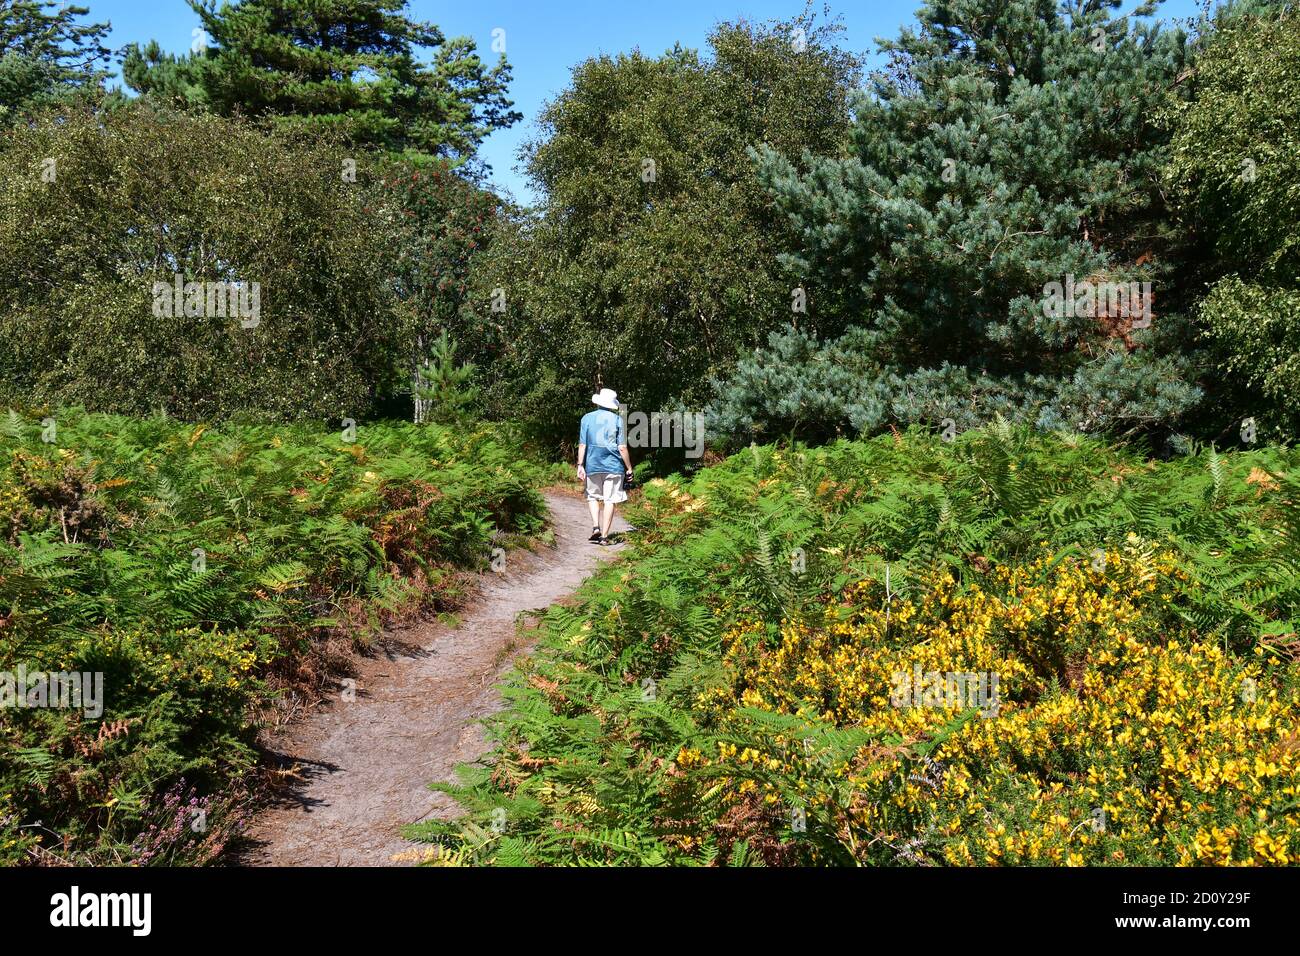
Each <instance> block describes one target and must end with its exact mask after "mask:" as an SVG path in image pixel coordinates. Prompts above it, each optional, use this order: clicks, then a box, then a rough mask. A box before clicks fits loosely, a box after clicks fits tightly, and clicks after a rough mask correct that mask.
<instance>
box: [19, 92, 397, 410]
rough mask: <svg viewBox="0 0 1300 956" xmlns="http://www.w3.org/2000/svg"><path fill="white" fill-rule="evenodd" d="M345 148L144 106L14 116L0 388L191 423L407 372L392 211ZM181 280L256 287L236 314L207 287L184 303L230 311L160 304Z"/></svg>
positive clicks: (338, 405)
mask: <svg viewBox="0 0 1300 956" xmlns="http://www.w3.org/2000/svg"><path fill="white" fill-rule="evenodd" d="M348 155H349V153H348V152H347V151H344V150H342V149H340V148H337V147H335V146H332V145H331V144H330V142H329V141H328V140H316V139H307V138H290V137H287V136H277V135H265V134H263V133H260V132H258V131H256V130H255V129H253V128H252V127H250V126H247V125H245V124H242V123H239V122H235V121H231V120H225V119H218V118H215V117H210V116H187V115H183V114H172V113H167V112H164V111H158V110H155V109H152V108H149V107H148V106H146V105H143V104H137V105H135V106H133V107H131V108H125V109H121V110H115V111H112V112H108V113H96V112H91V111H62V112H59V113H57V114H49V115H46V116H45V117H44V118H43V119H41V120H39V121H36V122H33V123H30V124H23V125H21V126H18V127H16V128H14V129H12V130H9V131H8V132H6V133H5V134H4V138H3V140H0V341H3V343H4V347H3V348H2V349H0V392H4V393H8V397H9V398H10V400H15V399H16V400H21V401H26V402H29V403H31V404H37V405H39V404H48V405H58V404H65V403H67V404H83V405H85V406H87V407H90V408H92V409H95V410H101V411H113V412H121V413H131V414H147V413H152V412H154V411H157V410H163V411H165V412H167V413H169V414H175V415H179V416H181V417H185V418H188V419H191V420H208V419H211V418H214V417H224V416H230V415H234V414H240V413H250V412H255V413H257V414H259V415H265V416H269V417H271V418H277V419H297V418H305V417H315V418H317V419H332V420H337V419H339V418H341V417H343V416H345V415H349V416H351V417H353V418H358V419H359V418H361V417H363V415H364V413H365V412H366V411H367V409H369V408H370V406H371V404H372V402H373V401H374V399H375V397H376V395H377V394H382V393H384V392H385V391H387V390H392V389H394V388H396V387H398V384H397V383H398V382H399V381H400V383H401V385H400V387H405V386H406V380H407V379H406V376H407V375H408V374H409V372H408V371H407V368H408V367H409V366H408V363H409V362H410V354H409V352H410V334H409V326H410V322H409V316H408V314H407V313H406V311H405V310H403V308H401V306H400V305H399V302H398V300H397V290H396V289H395V288H394V287H393V283H392V281H391V278H390V270H389V269H388V267H387V266H386V264H385V263H386V260H387V259H388V257H389V251H390V249H391V246H392V237H393V236H394V235H395V232H394V226H393V220H394V218H395V216H394V213H393V212H392V210H391V208H390V207H389V205H387V204H386V203H385V202H381V201H380V200H379V198H377V197H378V196H379V193H378V192H375V193H371V192H369V191H368V190H367V189H366V188H365V186H364V184H363V182H357V183H350V182H346V181H344V178H343V176H342V175H341V172H342V169H343V166H342V161H343V159H344V158H345V157H346V156H348ZM360 173H361V177H360V178H361V179H362V180H363V181H364V179H365V164H364V162H362V164H361V169H360ZM177 276H179V277H180V281H182V282H184V283H189V282H204V283H211V284H216V283H236V284H241V283H242V284H247V285H245V286H242V287H239V286H237V288H238V289H241V291H242V294H243V295H244V296H246V298H244V299H242V300H241V301H242V303H243V304H244V305H247V306H248V307H249V308H248V310H247V311H246V312H243V313H241V314H240V315H232V314H230V312H231V309H230V298H231V297H230V296H229V294H225V295H223V294H222V293H223V291H224V292H225V293H229V292H230V290H229V289H225V290H223V289H222V288H221V287H219V286H216V285H210V286H205V287H204V292H205V293H207V292H211V293H212V294H211V295H207V294H204V295H201V296H195V297H193V298H191V297H189V296H187V297H186V300H185V301H186V303H187V309H186V311H189V303H192V304H193V306H194V308H195V310H197V308H198V306H199V305H200V304H201V305H202V307H203V309H204V310H205V312H206V310H209V309H211V310H212V312H213V313H215V312H216V311H217V309H218V306H219V305H221V306H224V309H222V310H221V311H220V313H219V314H211V313H209V314H208V317H200V316H196V315H192V314H174V312H173V311H172V310H163V309H162V308H161V302H159V308H158V309H155V302H156V300H158V299H159V297H158V296H156V295H155V283H161V284H162V285H161V286H159V288H161V289H164V290H165V289H167V288H169V287H172V285H173V282H174V281H176V278H177ZM253 283H256V284H257V292H258V296H257V298H256V299H254V297H253V295H252V292H253V286H252V284H253ZM162 299H166V300H167V304H168V305H172V304H173V303H172V302H171V301H170V297H168V296H165V295H164V296H162ZM254 306H256V308H254ZM254 311H256V312H257V313H258V314H257V315H256V316H253V317H251V318H250V315H251V313H252V312H254ZM160 312H161V313H162V314H159V313H160ZM254 320H255V322H254ZM399 376H400V379H399Z"/></svg>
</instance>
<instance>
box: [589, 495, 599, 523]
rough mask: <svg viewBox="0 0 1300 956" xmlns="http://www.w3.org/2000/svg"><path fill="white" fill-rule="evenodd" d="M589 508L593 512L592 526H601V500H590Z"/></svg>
mask: <svg viewBox="0 0 1300 956" xmlns="http://www.w3.org/2000/svg"><path fill="white" fill-rule="evenodd" d="M587 509H588V510H589V511H590V512H591V526H592V527H593V528H599V527H600V502H599V501H588V502H587Z"/></svg>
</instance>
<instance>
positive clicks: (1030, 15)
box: [716, 0, 1198, 438]
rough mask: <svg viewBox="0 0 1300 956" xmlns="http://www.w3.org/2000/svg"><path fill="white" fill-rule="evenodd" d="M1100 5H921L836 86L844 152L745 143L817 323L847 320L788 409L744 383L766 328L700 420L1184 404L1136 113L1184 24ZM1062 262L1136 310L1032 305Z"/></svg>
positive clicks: (1055, 419) (1175, 52)
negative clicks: (850, 94)
mask: <svg viewBox="0 0 1300 956" xmlns="http://www.w3.org/2000/svg"><path fill="white" fill-rule="evenodd" d="M1114 6H1116V4H1115V3H1112V2H1109V0H1087V2H1082V3H1079V4H1068V5H1063V6H1062V5H1058V4H1055V3H1050V2H1038V3H1025V4H1007V3H1005V2H1002V0H956V2H946V3H926V4H924V5H923V6H922V8H921V10H920V12H919V13H918V21H919V22H918V26H917V27H916V28H915V29H912V28H908V29H905V30H904V31H903V32H902V34H901V35H900V36H899V37H898V38H897V39H896V40H893V41H890V42H888V43H886V44H885V46H884V48H885V50H886V52H887V53H888V54H889V55H890V64H889V66H888V67H886V68H885V69H883V70H881V71H879V72H878V73H876V74H875V75H874V76H873V78H872V82H871V84H870V86H869V88H868V90H867V91H866V92H864V93H863V94H861V95H860V96H858V97H857V98H856V99H855V100H854V102H853V107H854V113H855V121H854V125H853V127H852V131H851V155H849V156H848V157H840V156H835V155H827V156H819V157H816V158H813V159H808V158H805V160H804V162H805V164H807V165H808V166H809V167H810V168H808V169H806V170H805V169H800V168H799V166H798V165H796V164H795V163H794V162H793V161H792V160H791V159H790V158H789V155H788V153H783V152H782V150H781V149H780V147H779V146H778V145H777V144H771V145H769V146H765V147H763V148H762V150H761V156H762V167H761V178H762V180H763V182H764V183H765V184H766V185H767V186H768V187H769V188H770V189H771V191H772V193H773V196H774V198H775V201H776V203H777V204H778V207H779V208H780V210H781V212H782V213H783V214H784V215H785V216H786V217H787V218H788V221H789V224H790V226H791V228H792V229H793V230H794V233H795V236H796V237H797V241H796V243H795V244H794V245H793V246H792V247H791V248H792V250H793V251H792V252H791V253H790V254H789V255H788V256H787V257H786V261H787V263H788V265H789V266H790V268H791V269H792V271H793V272H794V273H795V274H797V275H800V276H803V277H805V279H806V282H805V284H806V285H807V287H808V296H809V311H810V315H811V316H813V317H814V322H815V325H816V326H817V327H818V328H819V330H820V331H821V333H822V334H823V335H829V336H835V335H838V334H840V333H842V332H844V331H845V330H846V329H854V331H852V332H851V333H850V334H849V335H847V336H846V337H844V338H843V339H840V340H838V341H835V340H833V339H832V341H830V342H828V343H826V344H825V345H824V354H823V352H821V351H818V350H816V349H813V350H811V351H810V353H809V355H808V362H807V364H806V365H805V366H803V367H795V368H792V369H787V370H786V371H785V372H784V374H785V375H786V376H787V377H794V378H795V379H798V380H801V383H802V384H804V386H805V387H806V389H807V390H808V391H809V392H810V393H811V394H810V395H809V405H810V406H811V407H809V408H806V409H803V410H801V411H800V414H798V415H796V414H792V410H791V409H790V408H789V407H788V406H789V405H790V400H789V399H788V398H786V397H785V396H786V394H787V393H786V392H785V391H784V390H782V389H780V388H772V389H769V388H766V387H761V386H756V385H755V383H754V382H753V379H754V377H755V376H756V375H758V376H760V377H761V376H762V375H763V374H764V373H765V372H766V371H767V368H768V366H770V365H778V366H783V365H785V364H786V360H785V356H784V355H783V354H781V352H782V348H783V346H782V345H781V344H780V343H779V342H778V343H775V344H774V345H773V349H774V352H776V353H777V354H776V355H775V356H773V361H771V362H769V361H767V360H766V359H765V358H764V357H763V356H761V355H760V356H758V357H756V358H753V359H751V360H749V361H747V362H746V363H745V367H744V368H742V370H741V371H740V372H739V373H738V376H737V378H738V382H737V384H736V385H735V386H732V387H724V388H723V389H722V390H721V393H720V397H719V401H718V407H717V409H716V411H717V415H716V421H717V422H718V424H719V426H720V427H722V428H724V429H725V430H727V431H729V432H732V433H735V434H737V435H739V436H741V437H745V438H748V437H749V436H750V435H751V434H754V433H759V434H761V433H763V431H764V430H766V432H767V433H768V434H772V433H775V432H778V431H780V430H782V429H784V428H786V427H789V425H790V424H791V422H792V420H793V419H799V420H800V423H811V425H812V427H811V428H809V430H808V431H807V432H804V434H808V435H809V436H810V437H811V436H816V435H818V434H819V433H820V434H825V432H827V431H828V430H831V429H833V428H835V427H836V426H843V425H851V426H852V427H853V428H854V429H856V430H858V431H862V432H866V433H870V432H872V431H874V430H877V429H879V428H881V427H883V426H885V425H887V424H890V423H903V424H906V423H910V422H914V421H919V420H925V419H927V418H929V417H930V416H931V415H934V414H936V413H938V415H939V417H952V418H953V419H954V420H958V421H960V420H961V419H962V418H963V414H964V413H965V414H973V415H974V417H975V418H977V419H980V420H983V421H987V420H988V415H989V414H991V412H993V411H995V410H997V411H1002V412H1003V413H1004V414H1008V415H1009V416H1011V417H1014V418H1016V419H1017V420H1022V421H1027V422H1031V423H1034V424H1036V425H1038V426H1039V427H1041V428H1044V429H1048V430H1051V429H1055V428H1069V429H1072V430H1083V431H1088V432H1093V431H1098V430H1102V429H1115V430H1120V431H1125V430H1130V429H1144V430H1145V429H1151V428H1153V427H1156V426H1168V425H1170V424H1171V423H1174V422H1177V420H1178V419H1179V417H1180V416H1181V415H1182V414H1183V413H1184V412H1185V411H1186V410H1187V409H1188V408H1190V407H1191V406H1192V405H1193V404H1194V402H1195V401H1196V399H1197V397H1198V392H1197V389H1196V388H1195V387H1194V385H1193V384H1192V375H1191V371H1190V368H1189V367H1188V363H1187V361H1186V359H1185V357H1184V356H1183V355H1182V354H1181V347H1180V343H1181V342H1182V341H1183V340H1184V339H1185V338H1186V334H1185V332H1184V331H1183V328H1182V327H1183V325H1184V323H1183V322H1182V321H1181V320H1180V319H1179V318H1178V316H1177V314H1176V311H1175V310H1176V307H1177V305H1178V302H1177V296H1176V295H1167V294H1166V293H1167V291H1168V286H1167V284H1165V283H1164V281H1163V280H1165V279H1167V278H1168V277H1169V275H1170V272H1169V268H1170V262H1169V261H1168V257H1167V255H1166V253H1167V250H1168V248H1169V246H1170V241H1169V235H1168V234H1169V225H1168V221H1167V220H1168V213H1167V211H1166V210H1165V208H1164V201H1163V198H1162V194H1161V189H1160V185H1161V184H1160V176H1159V174H1160V170H1161V164H1162V163H1163V161H1164V158H1165V155H1166V143H1167V139H1168V134H1167V132H1166V133H1162V132H1161V131H1160V130H1159V129H1158V128H1157V127H1156V126H1155V124H1154V115H1155V108H1156V107H1157V106H1158V105H1160V104H1161V103H1162V102H1163V101H1164V100H1165V98H1166V97H1167V96H1168V95H1170V94H1169V90H1171V89H1174V88H1175V80H1176V79H1177V77H1178V76H1179V74H1180V71H1182V70H1183V69H1184V67H1185V65H1186V63H1187V54H1186V51H1185V37H1184V36H1183V34H1182V33H1181V32H1177V31H1175V32H1167V31H1164V30H1162V29H1160V27H1159V26H1158V25H1151V24H1149V23H1146V22H1144V21H1143V20H1142V19H1140V17H1141V16H1143V15H1146V14H1149V13H1150V12H1152V10H1153V9H1154V6H1155V5H1154V4H1144V5H1142V6H1141V7H1140V8H1139V10H1137V11H1135V13H1136V14H1137V16H1136V17H1128V18H1121V19H1112V18H1111V16H1110V11H1111V8H1113V7H1114ZM1070 275H1072V276H1074V277H1075V279H1076V281H1077V282H1078V283H1082V282H1083V281H1085V280H1088V279H1091V280H1092V281H1094V282H1095V281H1106V282H1122V283H1128V282H1132V281H1150V282H1152V285H1153V293H1154V301H1155V302H1158V303H1159V305H1160V308H1159V310H1158V314H1156V315H1155V316H1154V323H1153V327H1152V328H1151V329H1148V330H1143V331H1139V330H1138V329H1139V328H1140V325H1134V324H1133V320H1134V319H1136V318H1137V316H1136V315H1125V314H1122V313H1117V312H1115V311H1113V310H1112V311H1107V310H1105V309H1092V308H1091V307H1090V306H1088V305H1087V304H1086V303H1083V302H1082V300H1080V303H1079V305H1078V308H1077V309H1076V310H1064V309H1062V310H1058V313H1057V314H1050V313H1049V310H1047V309H1045V307H1044V296H1045V294H1046V292H1047V289H1046V286H1047V284H1048V283H1051V282H1057V283H1064V282H1065V281H1066V277H1067V276H1070ZM1147 301H1148V303H1151V301H1152V300H1147ZM1071 312H1073V313H1074V314H1070V313H1071ZM805 325H807V323H803V322H802V321H801V322H800V323H799V326H800V328H799V330H798V332H797V333H796V334H797V335H802V334H803V333H804V332H806V331H807V329H806V328H805V327H804V326H805ZM799 348H800V350H802V351H806V352H807V351H809V349H808V348H805V347H803V346H800V347H799ZM846 355H847V356H848V357H849V360H850V361H851V362H852V363H853V364H854V365H856V366H858V367H860V368H861V369H862V371H863V373H864V374H865V375H866V376H867V378H866V380H865V381H864V382H862V383H861V384H862V389H863V390H864V391H865V392H866V393H867V395H866V396H865V397H864V398H863V399H862V401H861V402H860V403H859V407H858V408H857V409H856V410H854V412H853V413H852V414H849V413H848V412H846V411H838V412H837V411H836V410H837V409H848V408H850V406H852V404H853V397H854V396H852V395H851V394H848V393H847V389H846V388H845V387H844V386H843V385H842V384H838V383H835V382H833V381H827V380H824V379H822V378H821V377H820V375H821V373H822V372H823V371H824V372H826V373H827V374H829V375H833V374H834V373H833V369H834V367H835V366H837V365H839V364H840V363H841V362H842V361H843V360H844V356H846ZM802 380H806V381H802ZM912 393H916V395H913V394H912ZM918 396H919V397H918Z"/></svg>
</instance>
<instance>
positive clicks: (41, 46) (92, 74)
mask: <svg viewBox="0 0 1300 956" xmlns="http://www.w3.org/2000/svg"><path fill="white" fill-rule="evenodd" d="M53 7H55V0H9V2H6V3H5V4H4V6H3V7H2V8H0V128H3V127H4V126H7V125H9V124H10V123H11V122H12V121H13V120H14V118H16V117H17V116H19V115H21V114H22V113H23V112H25V111H27V110H30V109H33V108H36V107H40V106H42V105H45V104H47V103H50V102H52V101H54V100H57V99H59V98H60V97H62V96H64V95H66V94H68V93H70V92H74V91H84V90H97V89H98V88H99V87H100V86H101V84H102V83H103V80H104V79H105V77H107V76H109V75H110V71H109V70H107V69H105V66H106V65H107V64H108V59H109V50H108V48H107V47H105V46H104V43H103V41H104V39H105V38H106V37H107V35H108V24H106V23H82V22H80V20H81V18H82V17H84V16H86V14H87V13H89V12H90V11H89V8H87V7H83V6H76V5H71V4H67V3H60V4H58V8H57V9H53V10H52V9H51V8H53Z"/></svg>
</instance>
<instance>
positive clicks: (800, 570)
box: [412, 425, 1300, 865]
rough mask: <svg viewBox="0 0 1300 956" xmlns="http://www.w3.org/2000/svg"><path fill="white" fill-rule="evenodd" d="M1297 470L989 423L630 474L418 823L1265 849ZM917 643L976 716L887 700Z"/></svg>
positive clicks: (1294, 845) (442, 844)
mask: <svg viewBox="0 0 1300 956" xmlns="http://www.w3.org/2000/svg"><path fill="white" fill-rule="evenodd" d="M1298 464H1300V456H1297V453H1296V452H1294V451H1291V450H1285V449H1263V450H1260V451H1255V452H1250V453H1245V454H1232V455H1220V454H1218V453H1217V452H1215V451H1214V450H1213V449H1208V450H1205V451H1203V452H1199V453H1197V454H1195V455H1189V456H1186V457H1180V458H1176V459H1173V460H1171V461H1167V462H1163V463H1156V462H1146V461H1143V460H1142V459H1140V458H1139V457H1137V456H1136V455H1134V454H1132V453H1131V452H1129V451H1126V450H1123V449H1116V448H1111V447H1108V446H1106V445H1104V444H1102V443H1100V442H1096V441H1094V440H1090V439H1086V438H1081V437H1078V436H1047V437H1043V436H1036V435H1034V434H1033V433H1032V432H1030V431H1028V430H1026V429H1012V428H1009V427H1006V426H1005V425H999V426H993V427H990V428H987V429H982V430H978V431H971V432H968V433H964V434H961V435H958V436H957V437H956V439H955V441H953V442H951V443H947V442H944V441H942V440H940V439H938V438H936V437H934V436H930V435H927V434H925V433H923V432H920V431H916V430H913V431H910V432H908V433H906V434H900V435H898V436H884V437H880V438H877V439H874V440H871V441H865V442H843V441H842V442H837V443H835V444H832V445H828V446H825V447H823V448H821V449H817V450H815V451H806V450H801V449H798V448H795V449H772V448H753V449H751V450H750V451H748V452H745V453H742V454H739V455H736V456H734V457H733V458H731V459H728V460H727V461H726V462H725V463H723V464H721V465H718V466H716V467H714V468H710V469H707V470H705V471H703V472H701V473H700V474H699V475H697V476H696V477H695V478H693V479H692V480H690V481H685V480H682V479H678V478H673V479H669V480H666V481H655V482H652V483H650V484H649V485H648V486H647V487H646V492H645V502H644V506H643V507H642V508H641V509H640V510H639V511H638V512H637V513H635V514H634V515H633V516H632V519H631V520H632V521H633V523H634V524H635V525H636V526H637V527H638V528H639V529H640V532H639V534H638V536H637V537H636V538H635V539H634V545H633V547H634V550H633V553H632V555H631V557H630V558H629V559H627V560H625V561H624V562H622V563H621V564H620V565H619V566H617V567H613V568H609V569H606V570H605V571H603V572H601V573H600V574H599V575H598V576H597V577H596V578H595V579H593V580H592V581H591V582H589V584H588V585H587V586H586V587H585V589H584V590H583V591H582V592H581V594H580V599H581V600H580V602H579V603H578V604H577V605H576V606H574V607H572V608H553V609H552V610H551V611H550V612H549V613H548V615H547V617H546V620H545V622H544V638H543V640H542V642H541V644H540V645H539V650H538V652H537V653H536V654H534V655H533V656H531V657H529V658H525V659H522V660H521V661H520V663H519V665H518V667H517V670H516V672H515V673H514V674H513V675H512V677H511V679H510V681H509V683H508V684H507V686H506V694H507V697H508V700H509V703H510V706H509V709H508V710H507V711H506V712H505V713H503V714H502V715H500V716H499V717H497V718H495V719H493V720H492V721H491V722H490V727H491V730H492V733H493V735H494V736H495V737H496V739H497V741H498V747H497V749H496V751H495V753H494V754H493V755H492V757H491V759H490V760H488V761H486V762H485V763H484V764H483V765H475V766H470V767H466V768H463V770H462V777H461V780H460V782H459V783H458V784H446V783H443V784H438V785H437V787H438V789H445V790H447V791H448V792H449V793H451V794H452V795H454V796H455V797H456V798H457V799H458V800H459V801H461V803H462V804H463V805H464V806H465V808H466V809H467V811H468V815H467V817H466V818H464V819H462V820H459V821H448V822H437V823H430V824H422V825H420V826H419V827H415V828H413V829H412V832H413V833H414V834H416V835H418V836H421V837H423V838H424V839H427V840H429V841H431V842H434V843H436V844H437V846H436V847H435V848H432V849H431V850H430V859H431V860H432V861H435V862H440V863H466V862H475V861H477V862H488V863H497V864H519V863H530V864H546V863H560V864H565V863H601V864H619V863H642V864H645V863H673V864H682V865H691V864H713V863H732V864H743V863H749V862H767V863H771V864H787V863H826V864H833V863H852V862H866V863H877V864H931V865H933V864H945V863H949V864H951V863H1021V864H1025V863H1049V864H1050V863H1085V864H1111V863H1120V862H1127V863H1133V864H1183V863H1197V862H1204V863H1229V862H1231V863H1273V864H1282V863H1287V862H1291V861H1293V860H1294V859H1296V854H1297V853H1300V810H1298V809H1297V807H1296V802H1295V798H1296V794H1297V792H1298V788H1300V760H1298V759H1297V752H1296V749H1295V740H1296V737H1297V734H1300V724H1298V723H1297V719H1296V715H1297V713H1300V683H1298V682H1297V676H1298V675H1300V669H1298V668H1300V664H1297V657H1298V653H1297V652H1298V651H1300V645H1298V644H1297V640H1296V632H1297V630H1298V629H1300V628H1298V626H1297V625H1298V624H1300V583H1298V582H1300V574H1297V571H1298V570H1300V553H1298V552H1297V546H1296V541H1297V540H1300V538H1297V534H1298V532H1300V508H1297V507H1296V503H1297V501H1298V500H1300V481H1298V480H1297V471H1296V466H1297V465H1298ZM918 665H919V667H920V669H921V671H922V673H926V672H930V671H934V672H939V673H947V672H954V673H962V674H964V673H976V672H981V673H985V674H989V673H990V672H991V673H992V674H996V675H998V677H999V682H1000V683H999V688H998V694H999V708H998V710H997V712H996V716H990V717H988V718H985V717H983V716H980V714H979V713H978V712H977V710H976V709H974V708H972V707H971V706H969V701H968V700H967V701H961V700H958V701H955V702H953V703H952V704H951V705H949V702H948V701H947V700H946V699H941V700H937V701H924V700H923V701H921V702H922V703H925V704H934V706H923V707H918V708H903V707H898V706H894V701H893V700H892V696H893V693H894V692H895V690H896V689H897V685H896V682H895V672H903V673H908V672H909V671H910V670H912V669H913V668H915V667H917V666H918ZM796 822H799V823H802V824H803V825H804V827H803V828H802V829H796V827H795V824H796Z"/></svg>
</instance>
